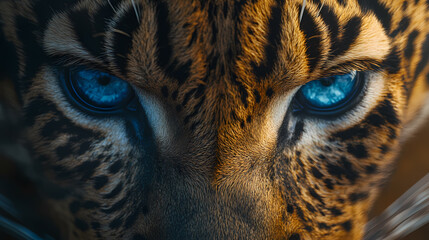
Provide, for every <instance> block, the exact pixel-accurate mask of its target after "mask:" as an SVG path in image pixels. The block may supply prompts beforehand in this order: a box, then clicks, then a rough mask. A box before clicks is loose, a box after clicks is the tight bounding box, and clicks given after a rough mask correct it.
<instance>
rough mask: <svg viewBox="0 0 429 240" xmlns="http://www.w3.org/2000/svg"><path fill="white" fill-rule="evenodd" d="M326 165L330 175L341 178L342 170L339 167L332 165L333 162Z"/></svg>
mask: <svg viewBox="0 0 429 240" xmlns="http://www.w3.org/2000/svg"><path fill="white" fill-rule="evenodd" d="M327 167H328V173H329V174H331V175H332V176H335V177H337V178H339V179H342V176H343V174H344V170H343V169H342V168H341V167H339V166H337V165H334V164H328V165H327Z"/></svg>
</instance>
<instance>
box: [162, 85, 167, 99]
mask: <svg viewBox="0 0 429 240" xmlns="http://www.w3.org/2000/svg"><path fill="white" fill-rule="evenodd" d="M161 93H162V96H164V97H165V98H167V97H168V88H167V86H162V88H161Z"/></svg>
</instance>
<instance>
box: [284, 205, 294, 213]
mask: <svg viewBox="0 0 429 240" xmlns="http://www.w3.org/2000/svg"><path fill="white" fill-rule="evenodd" d="M286 211H287V212H288V213H290V214H292V213H293V212H294V208H293V206H292V205H290V204H289V205H287V208H286Z"/></svg>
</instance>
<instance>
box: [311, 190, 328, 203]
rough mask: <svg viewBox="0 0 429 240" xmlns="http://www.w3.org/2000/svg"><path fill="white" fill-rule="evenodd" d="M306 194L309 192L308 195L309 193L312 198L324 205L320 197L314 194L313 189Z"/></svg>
mask: <svg viewBox="0 0 429 240" xmlns="http://www.w3.org/2000/svg"><path fill="white" fill-rule="evenodd" d="M308 192H309V193H310V195H311V196H312V197H314V198H315V199H316V200H317V201H319V202H321V203H322V204H325V203H324V202H323V199H322V197H321V196H320V195H319V194H318V193H316V191H314V189H312V188H309V189H308Z"/></svg>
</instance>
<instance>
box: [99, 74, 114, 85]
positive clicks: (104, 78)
mask: <svg viewBox="0 0 429 240" xmlns="http://www.w3.org/2000/svg"><path fill="white" fill-rule="evenodd" d="M110 80H111V79H110V77H108V76H100V77H99V78H98V79H97V81H98V83H99V84H100V85H102V86H107V85H109V83H110Z"/></svg>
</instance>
